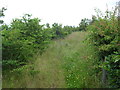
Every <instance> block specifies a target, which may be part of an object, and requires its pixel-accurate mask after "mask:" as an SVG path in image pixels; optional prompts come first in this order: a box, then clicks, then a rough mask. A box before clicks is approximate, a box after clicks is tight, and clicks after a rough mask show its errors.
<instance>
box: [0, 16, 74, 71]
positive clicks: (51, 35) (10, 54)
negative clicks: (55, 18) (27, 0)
mask: <svg viewBox="0 0 120 90" xmlns="http://www.w3.org/2000/svg"><path fill="white" fill-rule="evenodd" d="M0 28H1V31H0V34H1V35H2V66H3V71H6V70H9V71H10V70H13V69H16V68H19V67H21V66H24V65H27V63H28V62H31V57H33V55H35V54H37V53H40V54H42V53H43V52H44V50H45V49H46V48H47V47H48V44H49V43H50V40H52V39H57V38H63V37H65V36H66V35H68V34H70V33H71V32H72V31H74V30H75V28H74V27H72V26H64V27H62V25H61V24H58V23H54V24H53V25H52V27H50V25H49V24H48V23H47V24H46V25H40V19H38V18H32V17H31V15H29V14H25V15H24V16H23V17H22V18H21V19H18V18H16V19H14V20H13V21H12V22H11V24H10V25H6V24H3V25H1V26H0Z"/></svg>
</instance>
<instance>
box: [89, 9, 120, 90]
mask: <svg viewBox="0 0 120 90" xmlns="http://www.w3.org/2000/svg"><path fill="white" fill-rule="evenodd" d="M115 12H116V11H114V12H110V11H107V12H106V15H105V16H99V15H98V17H96V19H95V20H94V21H92V23H91V25H89V26H88V30H89V31H90V37H89V39H90V40H91V41H92V43H93V44H94V45H95V46H96V49H97V50H98V54H99V57H100V60H102V61H104V62H103V63H107V64H104V66H103V68H104V69H106V70H107V72H108V77H109V78H111V79H109V84H110V86H111V87H115V88H118V87H119V84H120V82H119V81H120V77H119V75H120V72H119V70H118V68H119V62H120V59H119V56H120V55H118V56H115V55H113V54H115V53H120V47H119V45H120V29H119V25H118V18H117V17H116V16H115ZM98 14H99V13H98ZM105 59H106V60H105ZM105 67H106V68H105ZM113 77H114V78H113Z"/></svg>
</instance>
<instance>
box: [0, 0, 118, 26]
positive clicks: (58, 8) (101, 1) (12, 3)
mask: <svg viewBox="0 0 120 90" xmlns="http://www.w3.org/2000/svg"><path fill="white" fill-rule="evenodd" d="M118 1H120V0H0V8H1V7H6V8H7V10H6V11H5V17H4V21H5V23H7V24H9V23H10V22H11V20H12V19H13V18H20V16H23V15H24V14H26V13H27V14H32V16H33V17H38V18H40V19H41V22H42V23H44V24H45V23H50V24H52V23H54V22H57V23H61V24H63V25H72V26H78V24H79V23H80V21H81V19H82V18H91V16H92V15H93V14H95V13H94V8H99V9H100V10H101V11H103V12H104V11H105V10H106V8H107V7H106V4H107V5H108V8H112V7H114V6H115V5H116V2H118Z"/></svg>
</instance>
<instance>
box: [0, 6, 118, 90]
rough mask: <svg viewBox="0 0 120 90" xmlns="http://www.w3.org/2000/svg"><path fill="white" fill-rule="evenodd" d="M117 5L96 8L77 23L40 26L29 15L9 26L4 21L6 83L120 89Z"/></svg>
mask: <svg viewBox="0 0 120 90" xmlns="http://www.w3.org/2000/svg"><path fill="white" fill-rule="evenodd" d="M5 10H6V9H5V8H2V10H1V11H0V17H2V16H4V11H5ZM116 10H117V8H116ZM116 10H114V11H113V12H111V11H108V10H107V11H106V14H105V15H102V14H101V12H99V11H97V16H93V17H92V20H90V19H86V18H85V19H82V20H81V22H80V24H79V26H78V27H73V26H62V24H58V23H54V24H52V25H50V24H49V23H47V24H44V25H41V24H40V22H41V20H40V19H39V18H32V15H29V14H25V15H24V16H23V17H22V18H16V19H13V21H12V22H11V24H10V25H6V24H5V23H4V21H3V20H0V23H1V26H0V29H1V30H0V34H1V35H2V67H3V69H2V72H3V88H6V87H9V88H15V87H18V88H31V87H33V88H45V87H48V88H58V87H61V88H62V87H63V88H103V87H104V88H105V87H107V88H120V86H119V84H120V76H119V75H120V70H119V68H120V65H119V63H120V25H119V24H120V23H119V22H120V21H119V18H118V17H117V16H116ZM102 75H103V76H102ZM101 76H102V79H101Z"/></svg>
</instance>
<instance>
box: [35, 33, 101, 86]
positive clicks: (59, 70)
mask: <svg viewBox="0 0 120 90" xmlns="http://www.w3.org/2000/svg"><path fill="white" fill-rule="evenodd" d="M86 36H87V32H74V33H72V34H70V35H69V36H67V37H66V38H65V39H60V40H55V41H53V42H52V43H51V44H50V47H49V48H48V49H47V50H46V51H45V53H43V55H42V56H38V59H37V61H36V64H35V65H36V67H35V69H37V70H39V71H40V73H39V75H38V77H37V80H34V82H36V85H37V86H36V87H53V88H56V87H81V88H82V87H99V85H98V81H97V79H96V77H95V75H93V68H94V65H93V64H92V63H93V62H94V60H92V59H95V57H92V55H93V54H92V53H93V48H92V47H90V46H89V44H88V43H85V42H84V41H85V38H86ZM91 58H92V59H91ZM90 74H91V76H90Z"/></svg>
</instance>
